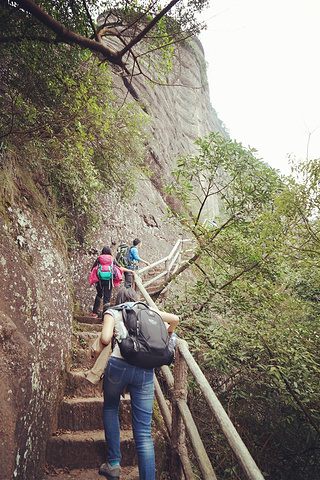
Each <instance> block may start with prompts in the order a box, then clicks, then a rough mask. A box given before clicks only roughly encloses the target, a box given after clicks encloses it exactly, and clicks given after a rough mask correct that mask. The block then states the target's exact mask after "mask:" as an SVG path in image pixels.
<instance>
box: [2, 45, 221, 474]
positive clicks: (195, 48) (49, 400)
mask: <svg viewBox="0 0 320 480" xmlns="http://www.w3.org/2000/svg"><path fill="white" fill-rule="evenodd" d="M167 82H168V86H164V87H162V86H156V87H154V88H152V87H151V86H150V85H148V84H146V83H144V82H143V80H142V79H140V80H139V79H134V82H133V88H134V96H135V99H133V97H131V100H130V101H138V102H139V104H140V105H141V108H142V110H143V111H144V112H147V113H148V115H149V116H150V141H149V145H148V152H149V156H148V159H147V162H148V164H149V166H150V168H151V170H152V176H151V179H143V178H142V179H140V180H139V185H138V194H137V195H136V197H135V198H134V199H133V200H132V201H131V202H130V204H129V205H121V204H119V202H118V199H117V198H114V197H111V196H110V195H108V194H107V193H106V194H105V195H101V197H100V207H101V212H100V214H101V223H100V225H99V228H98V229H97V231H96V232H95V234H94V235H93V236H92V238H91V240H90V242H91V246H90V247H89V248H86V249H85V248H83V249H79V250H77V251H75V252H73V253H72V254H71V255H69V257H68V255H67V251H66V248H65V245H64V243H63V239H62V238H61V237H60V236H59V234H58V233H57V232H56V231H54V229H53V228H51V227H50V224H49V223H48V222H47V220H46V218H44V217H43V216H42V215H41V214H39V213H38V212H37V211H36V210H35V209H34V207H33V206H32V205H31V204H30V203H28V202H27V201H24V198H23V197H22V198H21V200H20V202H19V205H18V204H16V203H14V202H12V203H11V204H10V205H8V206H7V207H6V208H4V209H3V210H2V211H1V212H0V225H1V230H0V237H1V242H0V273H1V278H2V282H1V286H0V302H1V303H0V382H1V393H0V438H1V440H0V465H1V469H0V479H6V480H7V479H11V478H17V479H19V480H30V479H34V480H37V479H41V478H42V472H43V468H44V462H45V457H44V455H45V445H46V439H47V438H48V436H49V435H50V433H51V432H52V430H53V429H54V428H55V418H56V410H57V405H58V401H59V398H60V395H61V392H62V388H63V374H64V372H65V368H66V364H67V359H68V356H69V351H70V345H71V335H72V313H73V309H74V308H76V310H77V311H78V312H79V311H91V309H92V305H93V300H94V296H95V292H94V291H93V290H90V288H89V285H88V280H87V279H88V275H89V272H90V270H91V266H92V263H93V262H94V260H95V258H96V256H97V254H98V253H100V251H101V249H102V247H103V246H105V245H110V246H111V247H112V248H113V250H114V252H115V250H116V246H117V245H118V244H119V243H121V242H123V241H125V242H130V243H131V242H132V240H133V239H134V238H135V237H139V238H141V240H142V242H143V244H142V247H141V252H140V253H141V256H142V258H145V259H147V260H149V261H155V260H157V259H160V258H162V257H163V256H165V255H167V254H168V253H169V252H170V250H171V249H172V247H173V246H174V244H175V242H176V240H177V238H178V236H179V234H180V232H178V231H175V230H174V229H173V227H172V226H171V225H170V224H168V222H167V221H166V219H165V216H166V209H167V204H166V201H167V198H166V196H165V195H164V194H163V192H162V191H161V187H162V186H163V185H164V184H165V183H166V181H167V179H168V176H169V171H170V168H171V165H172V164H173V162H174V159H175V158H176V157H177V156H178V155H181V154H186V153H191V152H193V151H194V149H195V147H194V141H195V140H196V139H197V137H199V136H204V135H207V134H208V133H209V132H211V131H213V130H214V131H220V132H222V133H224V132H223V128H222V126H221V124H220V121H219V120H218V118H217V117H216V115H215V112H214V110H213V109H212V107H211V104H210V100H209V91H208V87H207V80H206V74H205V59H204V56H203V51H202V47H201V44H200V43H199V42H198V41H197V40H195V41H194V42H192V44H191V46H190V47H185V48H183V49H180V50H179V59H178V58H177V61H176V64H175V68H174V71H173V72H172V73H171V74H170V75H169V76H168V79H167ZM114 83H115V85H116V86H117V87H118V88H119V96H120V97H122V98H124V96H125V92H126V88H125V86H124V84H123V82H122V80H121V79H120V78H118V77H114ZM170 85H171V86H170ZM173 85H178V86H173ZM211 208H212V209H213V210H214V209H215V208H216V207H215V206H214V205H213V206H211ZM212 213H214V212H212Z"/></svg>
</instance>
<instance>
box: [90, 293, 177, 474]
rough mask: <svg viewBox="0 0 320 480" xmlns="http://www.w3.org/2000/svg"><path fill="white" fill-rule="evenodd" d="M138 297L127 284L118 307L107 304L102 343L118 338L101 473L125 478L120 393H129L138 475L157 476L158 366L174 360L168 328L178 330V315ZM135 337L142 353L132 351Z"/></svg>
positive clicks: (107, 390) (109, 371) (106, 386)
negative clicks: (153, 434) (155, 406)
mask: <svg viewBox="0 0 320 480" xmlns="http://www.w3.org/2000/svg"><path fill="white" fill-rule="evenodd" d="M137 300H138V295H137V293H136V292H135V290H134V289H133V288H125V287H122V288H121V289H120V290H119V292H118V295H117V298H116V306H115V307H111V308H110V309H108V310H107V311H106V312H105V314H104V318H103V327H102V332H101V342H102V343H103V344H105V345H109V344H110V343H111V342H112V340H113V339H114V338H115V342H114V348H113V351H112V354H111V356H110V358H109V360H108V363H107V367H106V369H105V374H104V380H103V382H104V383H103V391H104V404H103V422H104V430H105V438H106V444H107V450H108V455H107V458H106V462H105V463H103V464H102V465H101V466H100V469H99V473H100V475H104V476H105V477H106V478H107V479H108V480H119V479H120V473H121V466H120V461H121V452H120V427H119V418H118V414H119V403H120V397H121V395H122V394H123V392H124V390H125V389H127V390H128V392H129V394H130V401H131V409H132V429H133V436H134V441H135V445H136V450H137V454H138V467H139V479H140V480H155V454H154V446H153V441H152V437H151V420H152V409H153V399H154V378H153V377H154V366H160V365H163V364H169V363H171V362H172V360H173V354H174V353H173V351H172V350H173V348H174V347H173V346H172V345H170V340H169V337H168V332H173V331H174V329H175V328H176V326H177V325H178V322H179V317H178V316H177V315H175V314H173V313H168V312H163V311H159V310H157V309H154V308H150V307H148V306H147V305H146V304H143V303H141V302H139V301H138V302H137ZM141 315H142V316H141ZM137 321H138V322H139V324H140V327H141V329H139V332H140V333H138V331H137ZM142 323H143V324H145V325H144V326H143V325H142ZM153 327H154V332H152V328H153ZM145 328H146V332H145ZM140 330H141V331H140ZM144 332H145V334H144ZM143 337H144V338H143ZM132 341H133V342H135V343H136V342H138V343H139V350H141V351H142V352H144V354H143V355H142V356H140V355H138V356H137V357H136V355H135V354H134V353H133V351H132V349H131V346H130V344H131V342H132ZM138 343H137V344H138ZM147 343H148V344H149V345H147ZM122 347H125V348H122ZM145 347H148V348H147V349H146V348H145ZM149 347H150V348H149ZM147 350H148V352H147ZM138 357H139V358H138ZM152 357H154V358H152Z"/></svg>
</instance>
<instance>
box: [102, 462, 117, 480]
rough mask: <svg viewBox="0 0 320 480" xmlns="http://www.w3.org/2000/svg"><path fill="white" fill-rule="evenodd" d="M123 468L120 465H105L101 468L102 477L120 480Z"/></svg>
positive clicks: (109, 479)
mask: <svg viewBox="0 0 320 480" xmlns="http://www.w3.org/2000/svg"><path fill="white" fill-rule="evenodd" d="M120 472H121V467H120V465H114V466H113V467H111V465H110V463H109V462H107V463H103V464H102V465H101V467H100V468H99V473H100V475H104V476H105V477H107V479H108V480H119V479H120Z"/></svg>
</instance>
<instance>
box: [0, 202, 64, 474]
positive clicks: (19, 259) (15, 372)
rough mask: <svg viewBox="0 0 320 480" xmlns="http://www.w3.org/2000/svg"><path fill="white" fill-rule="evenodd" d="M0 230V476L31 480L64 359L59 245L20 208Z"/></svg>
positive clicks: (0, 222)
mask: <svg viewBox="0 0 320 480" xmlns="http://www.w3.org/2000/svg"><path fill="white" fill-rule="evenodd" d="M0 232H1V233H0V237H1V241H0V275H1V279H2V282H1V284H0V305H1V307H0V383H1V390H0V439H1V440H0V465H1V469H0V478H1V479H8V480H9V479H10V480H11V479H12V478H18V479H31V478H32V479H37V478H40V475H41V473H42V469H43V466H44V452H45V441H46V439H47V437H48V435H49V433H51V430H52V425H53V424H54V422H55V416H56V406H57V401H58V399H59V397H60V391H61V384H62V376H63V374H64V371H65V365H66V359H67V357H68V356H69V355H70V344H71V327H72V321H71V320H72V302H71V297H70V293H69V291H70V285H69V281H68V270H67V264H66V260H65V259H66V255H65V248H64V246H63V243H62V241H61V239H60V238H59V237H58V236H57V234H56V233H55V232H53V231H52V229H50V226H49V225H47V224H46V220H45V218H40V217H39V216H37V214H36V213H35V212H34V211H33V212H32V211H30V210H29V208H28V207H27V206H26V208H25V209H24V210H23V211H22V210H21V209H18V208H14V207H9V208H8V209H7V211H6V216H5V217H4V218H3V217H2V216H1V217H0Z"/></svg>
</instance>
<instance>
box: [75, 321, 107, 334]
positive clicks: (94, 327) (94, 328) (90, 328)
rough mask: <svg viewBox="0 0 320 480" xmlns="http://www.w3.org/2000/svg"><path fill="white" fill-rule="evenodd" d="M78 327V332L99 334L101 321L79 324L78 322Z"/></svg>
mask: <svg viewBox="0 0 320 480" xmlns="http://www.w3.org/2000/svg"><path fill="white" fill-rule="evenodd" d="M78 326H79V331H86V332H101V330H102V321H100V322H99V323H81V322H79V323H78ZM80 329H81V330H80Z"/></svg>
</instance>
